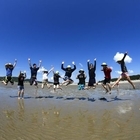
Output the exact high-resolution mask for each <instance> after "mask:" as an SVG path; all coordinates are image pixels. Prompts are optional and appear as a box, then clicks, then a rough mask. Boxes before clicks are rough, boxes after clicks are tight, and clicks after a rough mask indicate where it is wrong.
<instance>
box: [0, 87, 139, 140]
mask: <svg viewBox="0 0 140 140" xmlns="http://www.w3.org/2000/svg"><path fill="white" fill-rule="evenodd" d="M68 88H69V87H68ZM29 90H30V92H29V91H28V92H29V93H27V94H25V96H26V98H25V99H19V100H18V99H17V96H15V95H16V94H15V91H14V90H13V91H14V92H13V93H11V90H10V88H9V89H6V90H5V93H6V94H1V95H0V96H1V98H0V111H1V113H0V120H1V123H0V140H9V139H10V140H32V139H33V140H39V139H41V140H44V139H48V140H54V139H56V140H65V139H66V140H91V139H94V140H139V139H140V133H139V132H140V121H139V120H140V119H139V118H140V110H139V108H140V103H139V97H140V96H139V92H140V90H137V91H132V90H131V91H127V92H126V91H119V95H120V96H118V97H117V98H114V97H115V96H116V95H115V96H114V97H113V99H112V98H111V97H110V100H109V101H106V100H98V98H99V95H100V93H98V92H95V93H94V94H91V93H92V92H91V91H87V93H83V92H77V91H75V95H74V92H73V91H74V90H75V89H72V90H71V92H72V93H70V91H67V90H65V91H63V94H64V93H65V95H63V94H62V93H61V92H60V93H59V97H60V96H62V95H63V97H64V96H67V97H69V99H67V100H66V98H65V99H64V98H59V99H57V98H53V97H57V93H49V92H47V91H46V92H47V93H46V94H45V92H43V94H42V92H41V91H39V90H38V92H37V93H36V95H35V94H34V92H32V90H31V89H29ZM69 90H70V88H69ZM3 91H4V89H3ZM66 91H67V92H68V94H67V93H66ZM97 91H98V90H97ZM99 91H100V90H99ZM89 92H91V93H89ZM117 94H118V93H117ZM69 95H72V96H69ZM89 95H91V96H90V97H89ZM101 96H102V95H101ZM29 97H30V98H29ZM35 97H39V98H35ZM49 97H50V98H49ZM71 97H74V99H70V98H71ZM79 97H80V99H79ZM83 97H84V99H83ZM104 97H106V98H107V100H108V96H104ZM136 97H137V98H136ZM85 98H86V100H85ZM87 98H90V99H92V98H95V101H94V102H91V101H88V100H87ZM82 99H83V100H82Z"/></svg>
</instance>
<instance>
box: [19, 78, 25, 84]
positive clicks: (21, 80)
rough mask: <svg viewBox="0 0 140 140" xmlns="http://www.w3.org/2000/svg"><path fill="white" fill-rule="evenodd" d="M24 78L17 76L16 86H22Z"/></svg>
mask: <svg viewBox="0 0 140 140" xmlns="http://www.w3.org/2000/svg"><path fill="white" fill-rule="evenodd" d="M24 79H25V77H24V76H19V77H18V86H24Z"/></svg>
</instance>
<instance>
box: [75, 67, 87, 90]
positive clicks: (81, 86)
mask: <svg viewBox="0 0 140 140" xmlns="http://www.w3.org/2000/svg"><path fill="white" fill-rule="evenodd" d="M76 79H79V82H78V89H79V90H84V89H85V83H86V82H85V79H86V75H85V72H84V70H83V69H80V70H79V74H78V75H77V77H76Z"/></svg>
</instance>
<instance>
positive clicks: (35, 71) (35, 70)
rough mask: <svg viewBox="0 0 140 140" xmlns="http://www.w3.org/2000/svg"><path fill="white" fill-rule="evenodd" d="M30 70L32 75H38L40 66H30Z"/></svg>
mask: <svg viewBox="0 0 140 140" xmlns="http://www.w3.org/2000/svg"><path fill="white" fill-rule="evenodd" d="M30 70H31V77H36V76H37V71H38V70H39V67H37V68H33V67H30Z"/></svg>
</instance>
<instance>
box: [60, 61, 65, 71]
mask: <svg viewBox="0 0 140 140" xmlns="http://www.w3.org/2000/svg"><path fill="white" fill-rule="evenodd" d="M61 69H62V70H64V71H66V68H64V61H63V62H62V64H61Z"/></svg>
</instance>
